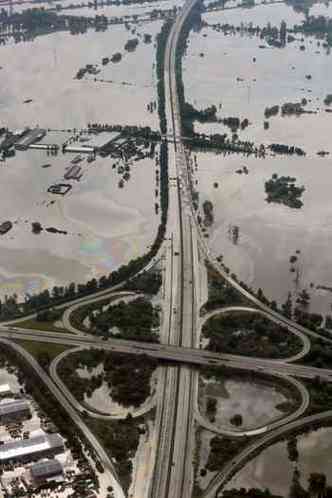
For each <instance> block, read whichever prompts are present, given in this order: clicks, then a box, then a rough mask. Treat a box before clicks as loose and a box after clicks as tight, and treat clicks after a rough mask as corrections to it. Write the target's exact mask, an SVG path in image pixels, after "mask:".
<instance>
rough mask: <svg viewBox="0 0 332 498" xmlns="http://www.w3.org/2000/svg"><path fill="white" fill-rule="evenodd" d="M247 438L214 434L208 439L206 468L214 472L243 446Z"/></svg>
mask: <svg viewBox="0 0 332 498" xmlns="http://www.w3.org/2000/svg"><path fill="white" fill-rule="evenodd" d="M246 443H247V438H246V437H244V438H242V439H241V440H238V439H230V438H227V437H219V436H215V437H213V438H212V439H211V441H210V453H209V458H208V461H207V464H206V468H207V470H209V471H210V472H216V471H217V470H220V469H221V467H222V466H223V465H225V464H226V463H227V462H228V461H229V460H231V459H232V458H234V456H235V455H236V454H237V453H238V452H239V451H240V450H241V448H243V447H244V446H245V444H246Z"/></svg>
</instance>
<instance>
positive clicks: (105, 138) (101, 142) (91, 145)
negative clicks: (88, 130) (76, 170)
mask: <svg viewBox="0 0 332 498" xmlns="http://www.w3.org/2000/svg"><path fill="white" fill-rule="evenodd" d="M120 135H121V133H119V132H115V131H111V132H109V131H102V132H101V133H96V134H91V135H90V138H89V140H88V141H87V142H84V143H81V144H80V145H67V146H66V147H65V151H66V152H75V153H88V154H91V153H92V152H94V153H99V154H102V153H103V152H105V151H107V150H108V148H109V147H110V146H111V144H113V142H116V140H117V139H118V138H119V137H120Z"/></svg>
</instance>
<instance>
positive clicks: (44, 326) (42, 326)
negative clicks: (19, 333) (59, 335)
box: [12, 318, 71, 333]
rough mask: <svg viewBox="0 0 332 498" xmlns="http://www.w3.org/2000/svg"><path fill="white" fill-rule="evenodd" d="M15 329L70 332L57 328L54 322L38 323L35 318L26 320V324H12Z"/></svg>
mask: <svg viewBox="0 0 332 498" xmlns="http://www.w3.org/2000/svg"><path fill="white" fill-rule="evenodd" d="M12 326H13V327H21V328H23V329H33V330H45V332H68V333H71V332H70V331H69V330H67V329H65V328H64V327H56V326H55V325H54V322H46V321H38V320H36V319H35V318H29V319H28V320H24V322H15V323H13V324H12Z"/></svg>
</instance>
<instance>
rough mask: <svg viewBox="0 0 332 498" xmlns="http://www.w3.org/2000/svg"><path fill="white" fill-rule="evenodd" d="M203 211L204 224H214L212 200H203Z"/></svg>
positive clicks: (208, 225) (207, 225)
mask: <svg viewBox="0 0 332 498" xmlns="http://www.w3.org/2000/svg"><path fill="white" fill-rule="evenodd" d="M202 207H203V213H204V220H203V223H204V226H206V227H210V226H211V225H212V224H213V220H214V216H213V204H212V202H211V201H208V200H206V201H204V202H203V206H202Z"/></svg>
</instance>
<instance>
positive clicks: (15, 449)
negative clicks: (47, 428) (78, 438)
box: [0, 434, 63, 462]
mask: <svg viewBox="0 0 332 498" xmlns="http://www.w3.org/2000/svg"><path fill="white" fill-rule="evenodd" d="M60 447H63V440H62V438H61V437H60V436H59V434H48V435H46V434H45V435H41V436H35V437H32V438H30V439H20V440H19V441H10V442H9V443H6V444H3V445H1V446H0V462H1V461H2V460H12V459H15V458H19V457H23V456H26V455H30V454H31V455H33V454H34V453H39V452H41V451H46V450H48V449H55V448H60Z"/></svg>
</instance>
